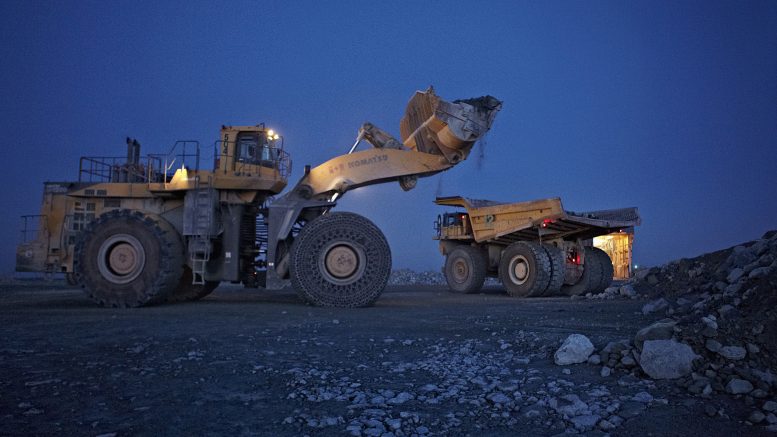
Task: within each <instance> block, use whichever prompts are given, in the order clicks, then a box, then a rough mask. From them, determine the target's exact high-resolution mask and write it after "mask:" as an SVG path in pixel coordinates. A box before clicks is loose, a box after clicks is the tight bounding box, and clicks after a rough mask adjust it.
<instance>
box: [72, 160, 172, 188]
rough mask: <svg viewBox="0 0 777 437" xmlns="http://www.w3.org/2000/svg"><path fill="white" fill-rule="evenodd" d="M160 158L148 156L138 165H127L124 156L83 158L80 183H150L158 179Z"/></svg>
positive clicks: (79, 177)
mask: <svg viewBox="0 0 777 437" xmlns="http://www.w3.org/2000/svg"><path fill="white" fill-rule="evenodd" d="M157 161H158V158H156V157H154V156H148V157H145V158H141V159H139V160H138V163H136V164H135V163H127V158H126V157H124V156H82V157H81V161H80V163H79V164H78V182H129V183H135V182H140V183H142V182H149V181H151V180H153V179H155V178H157V177H158V175H157V173H156V172H155V170H154V169H155V168H159V167H161V164H159V163H158V162H157Z"/></svg>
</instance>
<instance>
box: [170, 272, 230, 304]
mask: <svg viewBox="0 0 777 437" xmlns="http://www.w3.org/2000/svg"><path fill="white" fill-rule="evenodd" d="M219 284H220V282H219V281H205V283H204V284H192V269H191V267H189V266H184V268H183V275H181V280H180V281H178V286H177V287H176V288H175V290H174V291H173V292H172V293H171V294H170V295H169V296H167V301H168V302H186V301H194V300H200V299H202V298H203V297H205V296H207V295H209V294H211V293H212V292H213V290H215V289H216V287H218V286H219Z"/></svg>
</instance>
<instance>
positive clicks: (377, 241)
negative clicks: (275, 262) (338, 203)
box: [289, 212, 391, 307]
mask: <svg viewBox="0 0 777 437" xmlns="http://www.w3.org/2000/svg"><path fill="white" fill-rule="evenodd" d="M289 267H290V272H289V273H290V276H291V284H292V285H293V286H294V288H295V289H296V290H297V293H298V294H299V295H300V297H302V299H304V300H305V301H306V302H307V303H309V304H311V305H316V306H329V307H365V306H369V305H372V304H373V303H375V301H376V300H377V299H378V297H380V294H381V293H382V292H383V290H384V289H385V288H386V284H387V283H388V279H389V275H390V274H391V249H390V248H389V245H388V243H387V242H386V238H385V237H384V236H383V233H382V232H381V231H380V229H378V227H377V226H375V224H373V223H372V222H371V221H369V220H367V219H366V218H364V217H362V216H360V215H357V214H353V213H348V212H336V213H329V214H326V215H322V216H320V217H317V218H316V219H314V220H312V221H310V222H309V223H308V224H306V225H305V226H304V227H303V228H302V230H301V231H300V233H299V235H297V238H295V240H294V243H293V244H292V246H291V256H290V266H289Z"/></svg>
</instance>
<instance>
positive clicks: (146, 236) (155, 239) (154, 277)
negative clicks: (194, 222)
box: [73, 210, 183, 307]
mask: <svg viewBox="0 0 777 437" xmlns="http://www.w3.org/2000/svg"><path fill="white" fill-rule="evenodd" d="M73 267H74V270H75V272H76V273H77V274H78V275H79V277H80V282H81V286H82V288H83V289H84V290H85V291H86V294H87V295H88V296H89V297H90V298H91V299H92V300H93V301H95V302H96V303H98V304H99V305H102V306H109V307H139V306H143V305H148V304H153V303H159V302H162V301H164V300H165V298H166V297H167V296H168V295H169V294H170V293H172V291H173V290H175V287H176V285H177V284H178V281H179V280H180V278H181V274H182V273H183V244H182V243H181V239H180V237H179V236H178V233H177V232H176V231H175V229H174V228H173V227H172V226H171V225H170V224H169V223H168V222H166V221H165V220H164V219H162V218H160V217H157V216H152V215H144V214H142V213H140V212H137V211H135V212H130V211H126V210H119V211H112V212H109V213H106V214H103V215H101V216H100V217H99V218H98V219H97V220H95V221H93V222H92V223H91V224H90V225H89V226H88V227H87V228H86V229H85V230H84V231H83V232H82V233H81V237H80V238H79V240H78V242H77V244H76V247H75V258H74V263H73Z"/></svg>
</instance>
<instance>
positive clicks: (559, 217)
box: [435, 196, 641, 245]
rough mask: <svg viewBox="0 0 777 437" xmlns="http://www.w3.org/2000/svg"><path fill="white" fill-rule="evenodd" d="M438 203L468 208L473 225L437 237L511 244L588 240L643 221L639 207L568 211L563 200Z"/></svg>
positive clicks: (454, 199) (456, 200) (446, 199)
mask: <svg viewBox="0 0 777 437" xmlns="http://www.w3.org/2000/svg"><path fill="white" fill-rule="evenodd" d="M435 203H436V204H438V205H443V206H456V207H461V208H464V209H466V211H467V215H468V216H469V223H468V224H465V225H464V226H465V227H466V226H471V229H465V230H464V231H463V232H461V233H459V234H458V235H457V232H456V230H455V228H445V227H443V228H442V230H441V234H440V235H439V236H438V237H437V239H462V240H474V241H475V242H477V243H483V242H486V241H488V242H491V243H496V244H501V245H509V244H512V243H515V242H517V241H527V240H536V239H537V237H538V236H539V237H541V238H543V239H556V238H562V239H564V240H570V239H581V240H587V239H590V238H593V237H596V236H599V235H605V234H609V233H612V232H617V231H618V230H620V229H623V228H631V227H634V226H638V225H639V224H640V223H641V220H640V217H639V212H638V210H637V208H619V209H611V210H601V211H590V212H581V213H576V212H572V211H565V210H564V208H563V206H562V204H561V199H559V198H558V197H553V198H549V199H541V200H533V201H528V202H517V203H500V202H494V201H490V200H480V199H468V198H465V197H460V196H453V197H438V198H437V199H436V200H435Z"/></svg>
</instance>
